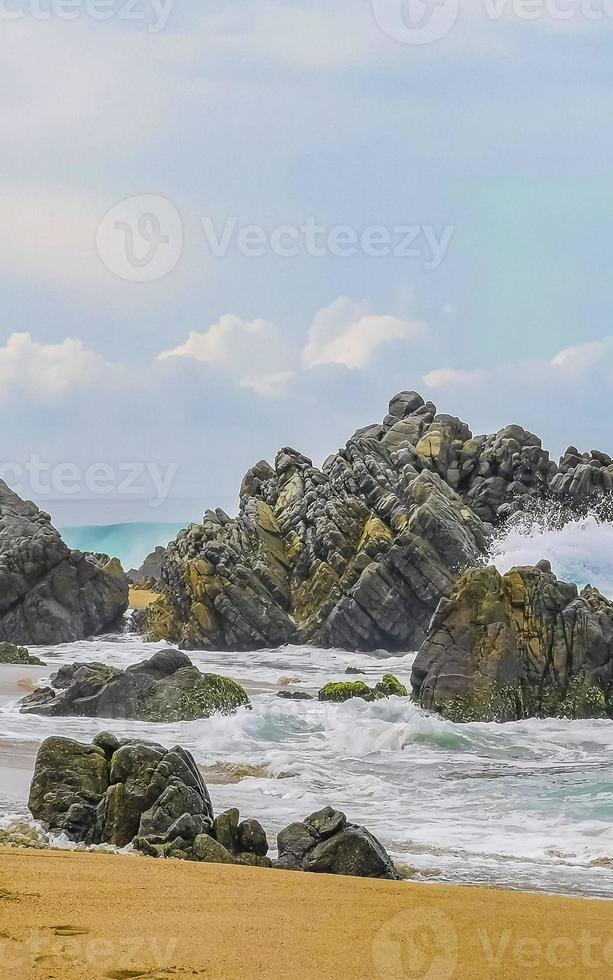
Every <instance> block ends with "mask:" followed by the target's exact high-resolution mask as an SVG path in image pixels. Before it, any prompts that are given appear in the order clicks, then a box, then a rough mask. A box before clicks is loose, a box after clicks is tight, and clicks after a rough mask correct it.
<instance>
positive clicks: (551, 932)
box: [0, 850, 613, 980]
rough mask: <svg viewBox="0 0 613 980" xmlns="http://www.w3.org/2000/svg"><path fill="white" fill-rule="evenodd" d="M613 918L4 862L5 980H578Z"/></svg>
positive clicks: (37, 855)
mask: <svg viewBox="0 0 613 980" xmlns="http://www.w3.org/2000/svg"><path fill="white" fill-rule="evenodd" d="M612 972H613V905H612V904H611V903H609V902H600V901H588V900H584V899H568V898H559V897H551V896H547V895H533V894H525V893H520V892H503V891H496V890H484V889H479V888H462V887H447V886H441V885H411V884H408V883H406V882H398V883H395V882H387V881H371V880H364V879H357V878H338V877H331V876H324V875H305V874H297V873H288V872H281V871H263V870H260V869H251V868H236V867H227V866H219V865H198V864H190V863H188V862H180V861H155V860H149V859H144V858H135V857H124V856H116V855H108V854H100V853H98V854H84V853H76V854H75V853H66V852H48V851H17V850H3V851H0V976H1V977H2V978H5V977H7V978H8V977H10V978H11V980H14V978H17V977H19V978H20V980H30V978H32V980H43V978H44V980H47V978H48V980H51V978H53V980H67V978H70V980H72V978H79V980H80V978H89V977H93V978H98V977H102V978H111V980H131V978H132V980H136V978H139V977H142V978H149V980H152V978H153V980H172V978H175V977H176V978H185V977H207V978H208V977H220V978H221V977H224V978H228V977H245V978H253V977H271V978H284V977H288V978H290V977H291V978H296V980H298V978H300V980H302V978H311V977H313V978H319V980H324V978H336V977H344V978H356V977H373V978H377V980H378V978H380V980H403V978H406V977H409V978H417V977H419V978H421V980H424V978H427V980H451V978H461V980H463V978H471V980H472V978H474V980H479V978H484V980H485V978H487V980H491V978H506V977H517V978H520V977H522V978H523V977H526V976H531V977H537V978H541V977H542V978H549V977H556V978H569V980H570V978H573V980H577V978H581V977H596V976H598V977H604V976H611V975H612Z"/></svg>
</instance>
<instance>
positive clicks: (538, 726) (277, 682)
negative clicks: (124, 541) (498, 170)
mask: <svg viewBox="0 0 613 980" xmlns="http://www.w3.org/2000/svg"><path fill="white" fill-rule="evenodd" d="M550 534H551V532H547V531H545V532H543V538H542V540H541V541H539V542H536V544H535V541H534V535H532V536H531V535H524V536H523V537H522V536H521V534H518V533H517V532H516V531H511V532H510V534H509V535H508V537H507V538H506V539H503V540H501V541H499V542H498V543H497V544H496V546H495V549H494V554H493V558H494V560H495V561H496V564H497V565H498V566H499V567H500V568H501V570H506V568H507V567H510V566H511V565H512V564H517V563H526V562H528V561H530V562H533V561H536V560H538V559H539V558H540V557H549V558H551V559H552V561H553V564H554V569H555V570H556V571H557V573H558V574H559V575H560V576H561V577H568V578H571V579H575V580H577V581H579V582H580V584H584V577H585V575H588V577H589V578H590V580H592V581H593V584H599V585H600V587H601V588H602V589H603V591H606V592H607V594H609V595H613V548H612V549H609V547H608V542H609V538H610V536H611V534H613V528H611V527H610V526H606V528H605V531H604V533H603V528H602V527H600V528H598V527H596V526H595V525H593V524H592V523H590V522H589V521H588V522H576V523H575V524H574V525H568V526H567V528H565V529H563V530H562V531H558V532H555V534H557V535H558V536H559V537H558V541H557V546H556V541H555V539H552V538H551V536H550ZM556 547H557V550H556ZM547 548H549V551H548V550H547ZM596 576H599V578H598V577H596ZM158 646H159V645H156V646H151V645H148V644H145V643H143V642H142V641H141V640H140V639H138V638H137V637H134V636H133V635H130V634H125V635H122V636H113V637H102V638H98V639H96V640H93V641H89V642H81V643H75V644H70V645H65V646H58V647H53V648H38V649H37V650H36V651H33V652H36V653H37V654H38V656H40V657H41V659H43V660H45V661H46V662H47V664H48V667H47V668H14V667H13V668H6V667H5V668H1V667H0V814H1V815H2V818H3V821H4V822H6V820H8V819H10V818H12V817H21V816H24V815H25V814H26V813H27V810H26V805H25V801H26V794H27V786H28V783H29V778H30V775H31V770H32V765H33V760H34V756H35V752H36V748H37V746H38V744H40V742H41V740H42V739H43V738H45V737H46V736H48V735H50V734H63V735H66V736H69V737H72V738H76V739H81V740H89V739H91V738H92V737H93V736H94V735H95V734H96V733H97V732H99V731H102V730H104V729H110V730H112V731H114V732H115V733H116V734H118V735H122V736H136V735H137V736H140V737H143V738H148V739H154V740H156V741H158V742H161V743H162V744H163V745H165V746H171V745H173V744H176V743H180V744H181V745H184V746H185V747H186V748H188V749H189V750H191V751H192V752H193V754H194V756H195V758H196V760H197V762H198V764H199V765H200V766H201V767H202V769H203V771H204V775H205V778H206V780H207V782H208V784H209V788H210V792H211V796H212V799H213V804H214V807H215V809H216V810H217V811H221V810H223V809H225V808H226V807H228V806H238V807H239V808H240V810H241V812H242V813H243V815H244V816H251V817H257V818H258V819H259V820H261V822H262V823H263V824H264V826H265V827H266V829H267V831H268V832H269V836H270V837H271V839H274V834H276V832H277V831H278V830H279V829H280V828H281V827H283V826H285V825H286V824H288V823H290V822H291V821H293V820H297V819H301V818H302V817H304V816H305V815H306V814H308V813H310V812H311V811H312V810H315V809H317V808H319V807H321V806H322V805H324V804H332V805H334V806H336V807H339V808H341V809H343V810H345V811H346V813H347V814H348V815H349V817H350V818H351V819H352V820H354V821H357V822H360V823H364V824H365V825H366V826H367V827H369V828H370V829H371V830H372V831H373V832H374V833H375V834H376V835H377V836H378V837H380V839H381V840H382V841H383V843H384V844H385V845H386V847H387V848H388V850H389V851H390V853H391V854H392V855H393V857H394V858H395V860H396V861H398V862H399V863H400V864H401V865H405V866H409V867H411V868H413V869H415V871H416V874H417V877H418V879H419V878H422V879H423V880H426V879H427V880H440V881H449V882H475V883H476V882H479V883H487V884H495V885H501V886H507V887H516V888H526V889H528V888H529V889H545V890H548V891H559V892H566V893H576V894H583V895H601V896H609V897H613V723H611V722H608V721H576V722H569V721H560V720H545V721H538V720H529V721H523V722H516V723H513V724H506V725H496V724H469V725H455V724H452V723H450V722H447V721H443V720H442V719H440V718H438V717H437V716H434V715H431V714H428V713H427V712H424V711H422V710H421V709H420V708H418V707H417V706H416V705H415V704H413V703H412V701H411V700H409V699H407V698H402V699H401V698H390V699H387V700H383V701H379V702H376V703H374V704H367V703H366V702H364V701H359V700H354V701H350V702H348V703H346V704H341V705H333V704H320V703H319V702H318V701H316V700H314V701H286V700H281V699H280V698H278V697H277V693H278V692H279V691H280V690H282V689H283V688H286V687H287V686H288V682H289V687H290V688H294V689H300V690H304V691H307V692H309V693H311V694H314V695H316V693H317V691H318V690H319V688H320V687H321V686H322V685H323V684H324V683H325V682H327V681H329V680H334V679H344V678H345V676H346V675H345V671H346V669H347V667H350V666H351V667H358V668H359V669H360V670H363V671H364V674H365V677H364V679H365V680H366V681H367V682H371V681H372V682H374V681H376V680H379V679H380V678H381V675H382V674H383V673H384V672H388V671H391V672H393V673H395V674H396V675H397V676H398V677H399V678H400V679H401V680H402V681H403V682H404V683H405V684H406V685H407V687H408V686H409V682H410V673H411V664H412V662H413V659H414V653H407V654H406V655H394V656H389V655H387V654H385V653H384V652H379V653H378V654H376V655H360V654H351V653H347V652H343V651H339V650H315V649H312V648H309V647H284V648H282V649H278V650H264V651H259V652H256V653H240V654H239V653H193V654H190V656H192V659H193V660H194V662H195V663H196V664H198V666H200V667H201V669H203V670H205V671H211V672H219V673H224V674H228V675H230V676H232V677H234V678H236V679H237V680H238V681H240V682H241V683H242V684H244V686H245V687H246V688H247V690H248V692H249V694H250V697H251V701H252V710H250V711H249V710H246V709H241V710H240V711H239V712H238V713H237V714H235V715H233V716H230V717H215V718H211V719H209V720H206V721H198V722H189V723H181V724H171V725H159V724H148V723H142V722H122V721H103V720H100V719H85V718H75V719H73V718H66V719H46V718H39V717H36V716H35V715H27V716H24V715H20V714H19V709H18V704H17V702H18V698H19V697H20V696H22V695H23V693H24V691H25V688H26V687H27V685H28V684H31V683H32V681H33V679H44V678H45V677H47V676H48V675H49V673H51V672H52V671H53V670H55V669H57V667H58V666H59V665H60V664H63V663H73V662H74V661H100V662H102V663H107V664H112V665H114V666H120V667H126V666H128V665H129V664H131V663H135V662H137V661H138V660H142V659H144V658H146V657H149V656H151V654H152V653H153V652H154V650H155V649H157V648H158ZM18 684H20V686H18Z"/></svg>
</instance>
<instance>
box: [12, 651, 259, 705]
mask: <svg viewBox="0 0 613 980" xmlns="http://www.w3.org/2000/svg"><path fill="white" fill-rule="evenodd" d="M50 683H51V687H45V688H39V689H38V690H36V691H34V693H33V694H30V695H28V697H26V698H24V699H23V701H22V702H21V711H22V713H23V714H36V715H47V716H50V717H51V716H62V715H64V716H66V715H79V716H85V717H88V718H132V719H136V720H138V721H155V722H171V721H192V720H194V719H196V718H208V717H209V716H210V715H213V714H229V713H231V712H232V711H235V710H236V709H237V708H239V707H241V705H247V704H249V698H248V697H247V695H246V693H245V691H244V690H243V688H242V687H241V686H240V684H237V683H236V681H233V680H230V678H229V677H219V676H217V675H216V674H202V673H201V672H200V671H199V670H198V668H197V667H194V665H193V664H192V662H191V660H190V659H189V658H188V657H186V655H185V654H184V653H181V652H180V651H179V650H160V651H159V653H156V654H154V655H153V657H151V659H150V660H143V661H142V662H141V663H138V664H134V665H133V666H132V667H128V669H127V670H125V671H122V670H118V669H117V668H115V667H109V666H107V665H105V664H78V663H77V664H70V665H68V666H65V667H60V669H59V670H58V671H57V673H55V674H53V675H52V676H51V679H50Z"/></svg>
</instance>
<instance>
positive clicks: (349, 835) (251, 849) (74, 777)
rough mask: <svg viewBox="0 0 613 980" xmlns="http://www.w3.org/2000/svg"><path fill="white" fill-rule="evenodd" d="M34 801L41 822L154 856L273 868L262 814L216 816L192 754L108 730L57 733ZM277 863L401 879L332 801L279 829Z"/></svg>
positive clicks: (79, 837) (42, 761)
mask: <svg viewBox="0 0 613 980" xmlns="http://www.w3.org/2000/svg"><path fill="white" fill-rule="evenodd" d="M28 806H29V808H30V811H31V813H32V816H33V817H34V818H35V819H36V820H39V821H40V822H41V824H42V825H43V827H44V829H45V830H46V831H48V832H51V833H54V834H60V833H61V834H65V835H66V836H67V837H68V838H69V839H71V840H73V841H77V842H80V843H84V844H87V845H94V844H111V845H113V846H115V847H125V846H126V845H128V844H131V845H132V846H133V847H134V848H136V850H139V851H141V852H142V853H143V854H146V855H148V856H150V857H156V858H176V859H181V860H188V861H204V862H209V863H213V864H242V865H249V866H252V867H261V868H269V867H270V866H271V860H270V858H269V857H268V851H269V845H268V840H267V837H266V832H265V831H264V828H263V827H262V825H261V824H260V823H259V822H258V821H257V820H242V821H241V819H240V814H239V811H238V810H237V809H230V810H226V811H225V812H224V813H221V814H219V815H218V816H217V817H215V815H214V813H213V806H212V804H211V799H210V796H209V793H208V790H207V788H206V786H205V784H204V782H203V779H202V776H201V774H200V771H199V769H198V767H197V765H196V763H195V761H194V759H193V756H192V755H191V754H190V753H189V752H186V751H185V749H182V748H181V747H180V746H175V747H174V748H172V749H165V748H163V747H162V746H161V745H157V744H155V743H153V742H144V741H141V740H139V739H125V740H123V741H122V740H120V739H118V738H116V737H115V735H113V734H111V733H110V732H103V733H101V734H100V735H97V736H96V738H95V739H94V741H93V743H92V744H91V745H84V744H82V743H80V742H74V741H72V740H71V739H67V738H59V737H55V736H54V737H52V738H48V739H47V740H46V741H45V742H43V744H42V745H41V747H40V749H39V751H38V755H37V758H36V765H35V768H34V776H33V779H32V785H31V787H30V797H29V801H28ZM275 864H276V866H277V867H279V868H285V869H288V870H303V871H317V872H326V873H328V874H342V875H360V876H363V877H369V878H396V877H398V876H397V873H396V870H395V868H394V865H393V863H392V861H391V859H390V857H389V855H388V854H387V853H386V851H385V849H384V848H383V846H382V845H381V844H380V843H379V841H378V840H376V838H375V837H373V836H372V835H371V834H369V832H368V831H367V830H366V829H365V828H364V827H357V826H355V825H353V824H350V823H348V822H347V818H346V817H345V815H344V814H343V813H340V812H339V811H336V810H332V809H331V808H330V807H328V808H326V809H325V810H322V811H320V812H319V813H314V814H312V815H311V816H310V817H307V819H306V820H305V821H304V823H300V824H292V825H291V826H290V827H287V828H286V829H285V830H284V831H281V833H280V834H279V860H278V861H277V862H275Z"/></svg>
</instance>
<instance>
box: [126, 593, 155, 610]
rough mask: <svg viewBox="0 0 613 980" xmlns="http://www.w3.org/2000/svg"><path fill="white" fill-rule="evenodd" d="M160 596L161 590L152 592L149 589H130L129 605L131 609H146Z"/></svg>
mask: <svg viewBox="0 0 613 980" xmlns="http://www.w3.org/2000/svg"><path fill="white" fill-rule="evenodd" d="M159 598H160V594H159V592H151V591H150V590H149V589H130V596H129V599H128V605H129V608H130V609H146V608H147V606H150V605H151V603H152V602H156V601H157V600H158V599H159Z"/></svg>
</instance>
